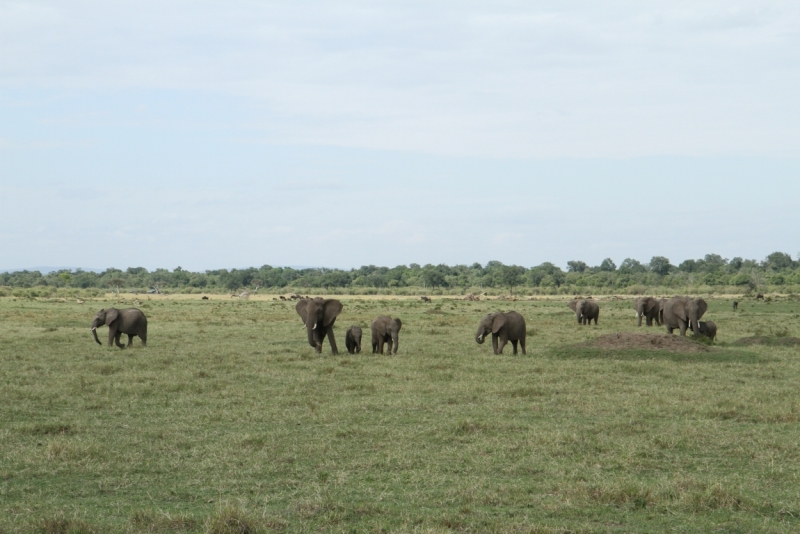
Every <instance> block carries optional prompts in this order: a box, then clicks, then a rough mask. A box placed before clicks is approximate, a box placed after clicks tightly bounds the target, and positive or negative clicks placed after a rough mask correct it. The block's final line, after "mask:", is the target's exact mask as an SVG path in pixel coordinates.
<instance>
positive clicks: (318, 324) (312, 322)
mask: <svg viewBox="0 0 800 534" xmlns="http://www.w3.org/2000/svg"><path fill="white" fill-rule="evenodd" d="M342 308H343V306H342V303H341V302H339V301H338V300H336V299H323V298H322V297H317V298H314V299H301V300H299V301H297V305H296V306H295V310H297V315H299V316H300V318H301V319H303V324H305V325H306V330H307V331H308V344H309V345H311V346H312V347H314V352H316V353H318V354H319V353H321V352H322V342H323V341H325V336H327V337H328V341H330V343H331V351H332V352H333V355H334V356H335V355H337V354H339V350H338V349H337V348H336V339H335V338H334V337H333V323H335V322H336V317H338V316H339V314H340V313H342Z"/></svg>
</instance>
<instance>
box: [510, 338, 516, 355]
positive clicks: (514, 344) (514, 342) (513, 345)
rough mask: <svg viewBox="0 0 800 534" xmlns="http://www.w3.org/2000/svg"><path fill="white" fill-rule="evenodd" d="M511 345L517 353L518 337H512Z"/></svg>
mask: <svg viewBox="0 0 800 534" xmlns="http://www.w3.org/2000/svg"><path fill="white" fill-rule="evenodd" d="M511 346H512V347H514V354H515V355H516V354H517V340H516V339H512V340H511Z"/></svg>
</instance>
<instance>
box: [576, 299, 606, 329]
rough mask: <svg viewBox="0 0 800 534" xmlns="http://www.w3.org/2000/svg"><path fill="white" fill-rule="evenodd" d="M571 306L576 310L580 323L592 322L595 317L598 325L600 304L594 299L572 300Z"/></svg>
mask: <svg viewBox="0 0 800 534" xmlns="http://www.w3.org/2000/svg"><path fill="white" fill-rule="evenodd" d="M569 307H570V308H571V309H572V311H574V312H575V317H576V318H577V319H578V324H591V323H592V319H594V324H595V325H597V318H598V317H600V306H599V305H598V304H597V303H596V302H595V301H593V300H588V299H580V300H572V301H570V303H569Z"/></svg>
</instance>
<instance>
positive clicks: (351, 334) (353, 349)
mask: <svg viewBox="0 0 800 534" xmlns="http://www.w3.org/2000/svg"><path fill="white" fill-rule="evenodd" d="M344 344H345V345H346V346H347V352H349V353H350V354H355V353H357V352H361V327H360V326H351V327H350V328H348V329H347V333H346V334H345V336H344Z"/></svg>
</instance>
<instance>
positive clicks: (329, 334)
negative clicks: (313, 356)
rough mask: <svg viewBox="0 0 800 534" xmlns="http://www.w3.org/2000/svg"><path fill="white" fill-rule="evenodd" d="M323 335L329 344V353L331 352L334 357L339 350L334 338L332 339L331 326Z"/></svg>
mask: <svg viewBox="0 0 800 534" xmlns="http://www.w3.org/2000/svg"><path fill="white" fill-rule="evenodd" d="M325 335H327V336H328V342H329V343H330V344H331V351H333V355H334V356H336V355H338V354H339V349H338V347H336V338H334V337H333V324H331V325H330V326H329V327H328V328H327V329H326V330H325ZM320 352H322V346H320Z"/></svg>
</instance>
